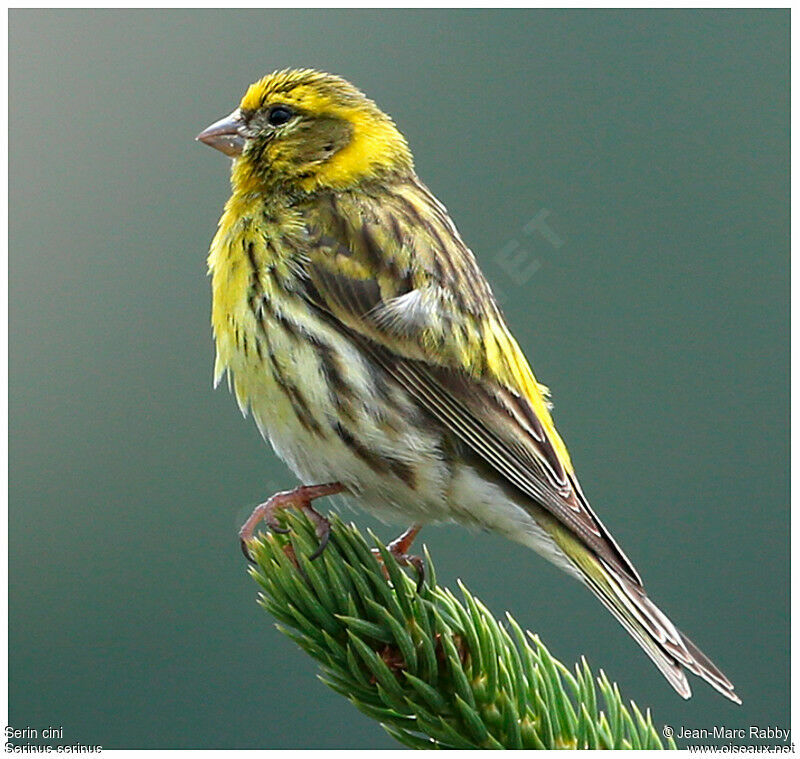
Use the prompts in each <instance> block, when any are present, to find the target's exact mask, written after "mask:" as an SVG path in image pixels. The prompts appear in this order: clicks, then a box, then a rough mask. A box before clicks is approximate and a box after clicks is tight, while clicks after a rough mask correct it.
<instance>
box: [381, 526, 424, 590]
mask: <svg viewBox="0 0 800 759" xmlns="http://www.w3.org/2000/svg"><path fill="white" fill-rule="evenodd" d="M421 529H422V525H421V524H414V525H411V527H409V528H408V529H407V530H406V531H405V532H404V533H403V534H402V535H400V536H398V537H396V538H395V539H394V540H393V541H392V542H391V543H389V545H388V546H386V547H387V548H388V549H389V553H391V554H392V556H394V558H395V559H396V560H397V563H398V564H400V565H401V566H409V565H411V566H412V567H414V569H415V570H416V572H417V592H419V591H420V589H421V588H422V583H423V582H425V562H423V561H422V558H421V557H420V556H410V555H409V554H408V549H409V548H411V544H412V543H413V542H414V538H416V537H417V534H418V533H419V531H420V530H421ZM372 553H374V554H375V556H376V557H377V558H378V561H380V560H381V555H380V552H379V551H378V550H377V549H376V548H373V549H372ZM384 572H385V570H384Z"/></svg>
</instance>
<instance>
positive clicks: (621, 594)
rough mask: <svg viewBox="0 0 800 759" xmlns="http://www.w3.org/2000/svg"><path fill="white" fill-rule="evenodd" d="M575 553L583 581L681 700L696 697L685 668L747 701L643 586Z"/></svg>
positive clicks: (589, 556)
mask: <svg viewBox="0 0 800 759" xmlns="http://www.w3.org/2000/svg"><path fill="white" fill-rule="evenodd" d="M570 553H571V554H572V555H571V556H570V558H571V560H572V561H573V563H574V564H575V566H576V567H577V569H578V573H579V575H580V579H581V580H582V581H583V582H584V584H585V585H587V586H588V587H589V589H590V590H591V591H592V592H593V593H594V594H595V595H596V596H597V597H598V598H599V599H600V600H601V601H602V602H603V605H604V606H605V607H606V608H607V609H608V610H609V611H610V612H611V613H612V614H613V615H614V616H615V617H616V618H617V620H618V621H619V622H620V623H621V624H622V626H623V627H624V628H625V629H626V630H627V631H628V632H629V633H630V634H631V636H632V637H633V639H634V640H635V641H636V642H637V643H638V644H639V645H640V646H641V647H642V648H643V649H644V652H645V653H646V654H647V655H648V656H649V657H650V658H651V659H652V660H653V662H654V663H655V665H656V666H657V667H658V668H659V670H660V671H661V673H662V674H663V675H664V677H666V678H667V680H668V681H669V683H670V685H672V687H673V688H675V690H676V691H677V692H678V693H679V694H680V695H681V696H683V697H684V698H689V697H690V696H691V695H692V691H691V688H690V687H689V683H688V682H687V680H686V674H685V673H684V671H683V669H684V667H685V668H686V669H688V670H689V671H690V672H692V673H694V674H695V675H697V676H698V677H702V678H703V680H705V681H706V682H707V683H708V684H709V685H711V687H712V688H714V689H716V690H718V691H719V692H720V693H721V694H722V695H723V696H725V697H726V698H729V699H730V700H731V701H733V702H735V703H737V704H741V703H742V701H741V699H740V698H739V697H738V696H737V695H736V693H734V691H733V684H732V683H731V682H730V680H728V678H727V677H725V675H723V674H722V672H721V671H720V670H719V669H718V668H717V667H716V665H714V663H713V662H712V661H711V660H710V659H709V658H708V657H707V656H706V655H705V654H704V653H703V652H702V651H700V650H699V649H698V648H697V646H695V645H694V643H692V641H691V640H689V639H688V638H687V637H686V636H685V635H684V634H683V633H682V632H680V631H679V630H678V629H677V628H676V627H675V626H674V625H673V624H672V622H670V621H669V619H668V618H667V616H666V615H665V614H664V613H663V612H662V611H661V610H660V609H659V608H658V607H657V606H656V605H655V604H654V603H653V602H652V601H651V600H650V599H649V598H648V597H647V594H646V593H645V591H644V588H643V587H642V586H641V585H639V584H638V583H635V582H633V581H632V580H631V579H629V578H628V577H626V576H625V575H623V574H622V573H621V572H619V571H618V570H616V569H615V568H614V567H612V566H610V565H609V564H608V563H606V562H605V561H604V560H603V559H602V558H599V557H597V556H595V555H594V554H592V553H590V552H588V551H586V550H585V549H584V550H583V551H579V552H573V551H571V552H570Z"/></svg>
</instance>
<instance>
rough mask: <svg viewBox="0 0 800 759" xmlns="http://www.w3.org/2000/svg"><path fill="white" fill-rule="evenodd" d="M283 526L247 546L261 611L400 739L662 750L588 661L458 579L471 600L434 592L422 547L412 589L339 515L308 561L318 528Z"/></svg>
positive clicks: (291, 515) (647, 721)
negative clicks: (281, 531) (563, 650)
mask: <svg viewBox="0 0 800 759" xmlns="http://www.w3.org/2000/svg"><path fill="white" fill-rule="evenodd" d="M282 518H283V517H282ZM285 520H286V526H288V527H290V529H291V531H290V533H289V534H287V535H276V534H269V535H262V536H260V537H259V540H258V541H257V543H255V544H254V545H253V547H252V549H251V550H252V551H253V553H254V558H255V561H256V563H255V565H253V566H252V567H251V569H250V573H251V575H252V576H253V578H254V579H255V580H256V581H257V582H258V583H259V585H260V586H261V590H262V592H261V594H260V596H259V603H260V604H261V605H262V606H263V607H264V608H265V609H266V610H267V611H269V612H270V613H271V614H272V615H273V616H274V617H275V618H276V619H277V620H278V624H277V627H278V629H279V630H281V631H282V632H284V633H285V634H286V635H287V636H289V637H290V638H291V639H292V640H293V641H294V642H295V643H297V645H299V646H300V647H301V648H302V649H303V650H304V651H306V653H308V654H309V655H310V656H312V657H313V658H314V659H316V660H317V661H318V662H319V663H320V665H321V669H322V672H321V674H320V676H319V677H320V679H321V680H322V681H323V682H324V683H325V684H326V685H328V686H330V687H331V688H333V690H335V691H336V692H337V693H340V694H342V695H343V696H345V698H347V699H348V700H350V701H351V702H352V703H353V704H354V705H355V706H356V707H357V708H358V709H360V710H361V711H362V712H363V713H364V714H366V715H367V716H369V717H371V718H373V719H375V720H377V721H378V722H380V723H381V725H382V726H383V728H384V729H385V730H386V731H387V732H388V733H389V735H391V736H392V737H393V738H395V739H396V740H398V741H399V742H400V743H402V744H404V745H406V746H409V747H411V748H426V749H431V748H462V749H492V748H506V749H524V748H525V749H527V748H531V749H537V748H538V749H546V748H605V749H622V748H625V749H628V748H630V749H639V748H641V749H661V748H664V744H663V743H662V741H661V738H660V737H659V734H658V732H657V731H656V728H655V726H654V724H653V721H652V718H651V716H650V712H649V710H647V711H646V712H645V713H644V714H643V713H642V712H641V711H640V710H639V708H638V707H637V706H636V705H635V704H634V703H633V702H631V704H630V708H628V707H626V706H625V704H624V703H623V700H622V696H621V695H620V692H619V689H618V687H617V685H616V683H614V684H612V683H611V682H610V681H609V680H608V678H607V677H606V675H605V673H603V672H602V670H601V672H600V676H599V677H598V678H595V677H594V676H593V675H592V672H591V670H590V669H589V667H588V665H587V664H586V661H585V660H584V659H581V663H580V664H576V665H575V668H574V670H572V671H570V670H569V669H567V667H565V666H564V665H563V664H561V662H559V661H557V660H556V659H554V658H553V657H552V656H550V654H549V653H548V651H547V649H546V648H545V646H544V644H543V643H542V642H541V641H540V640H539V638H538V637H537V636H536V635H533V634H532V633H530V632H528V633H523V631H522V629H521V628H520V626H519V625H518V624H517V623H516V622H515V621H514V619H513V618H512V617H511V616H510V615H508V614H507V615H506V621H505V623H501V622H499V621H498V620H496V619H495V618H494V617H493V616H492V615H491V614H490V613H489V611H488V610H487V609H486V607H485V606H484V605H483V604H482V603H481V602H480V601H479V600H478V599H476V598H474V597H473V596H472V595H471V594H470V593H469V591H468V590H467V589H466V588H465V587H464V586H463V585H462V584H461V583H460V582H459V590H460V593H461V596H462V597H463V600H459V599H458V598H456V596H455V595H454V594H453V593H452V592H451V591H450V590H448V589H447V588H440V587H438V585H437V584H436V573H435V571H434V567H433V562H432V561H431V558H430V556H429V555H428V554H427V550H426V552H425V563H426V574H427V579H426V580H425V584H424V586H423V588H422V589H421V591H420V592H419V593H418V592H417V591H416V582H415V580H412V579H411V578H410V577H408V576H406V574H405V573H404V572H403V571H402V570H401V568H400V567H399V566H398V564H397V562H396V561H395V560H394V558H393V557H392V555H391V554H390V553H389V552H388V551H387V550H386V547H385V546H384V545H383V544H382V543H381V542H380V541H379V540H378V539H377V538H376V537H375V536H374V535H372V534H371V533H370V537H371V538H372V540H373V541H374V544H375V546H376V547H377V548H378V550H379V551H380V555H381V557H382V559H383V563H384V566H385V572H386V574H388V576H389V579H388V581H387V579H386V576H385V574H384V569H383V567H381V565H380V563H379V562H378V561H377V560H376V558H375V557H374V556H373V554H372V553H371V551H370V547H369V545H368V544H367V542H366V541H365V540H364V538H363V537H362V536H361V534H360V533H359V532H358V530H357V529H356V527H355V526H353V525H346V524H344V523H343V522H342V521H341V520H340V519H338V518H337V517H334V518H333V519H332V527H333V529H332V533H331V540H330V543H329V544H328V547H327V548H326V549H325V551H324V552H323V553H322V555H321V556H320V557H319V558H317V559H316V560H314V561H310V560H309V559H308V558H307V557H308V556H309V555H311V554H312V553H313V552H314V550H315V549H316V547H317V538H316V536H315V534H314V530H313V527H312V525H311V524H310V523H309V522H308V520H307V519H306V518H305V517H304V516H302V515H300V514H298V513H296V512H287V513H286V515H285ZM598 691H599V694H600V698H598ZM666 743H667V745H666V748H670V749H674V748H675V743H674V741H673V740H672V739H669V740H668V741H667V742H666Z"/></svg>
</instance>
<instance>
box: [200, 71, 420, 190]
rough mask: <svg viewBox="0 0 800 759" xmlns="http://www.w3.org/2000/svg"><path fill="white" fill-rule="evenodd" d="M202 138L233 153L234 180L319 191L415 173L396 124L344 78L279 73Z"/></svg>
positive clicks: (252, 87) (254, 88) (251, 90)
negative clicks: (384, 177)
mask: <svg viewBox="0 0 800 759" xmlns="http://www.w3.org/2000/svg"><path fill="white" fill-rule="evenodd" d="M197 139H198V140H200V141H201V142H204V143H205V144H206V145H210V146H211V147H213V148H216V149H217V150H220V151H222V152H223V153H225V154H226V155H229V156H231V157H232V158H234V167H233V181H234V185H236V184H238V185H239V186H240V187H242V188H243V189H244V188H247V189H251V190H252V189H257V188H259V187H260V188H262V189H269V188H275V187H284V188H287V189H291V190H299V191H305V192H312V191H314V190H319V189H328V188H330V189H345V188H347V187H353V186H355V185H357V184H359V183H361V182H364V181H368V180H370V179H375V178H379V177H381V176H384V175H386V174H392V173H407V172H410V171H411V170H412V159H411V152H410V151H409V149H408V144H407V143H406V140H405V138H404V137H403V135H402V134H400V132H399V131H398V130H397V127H395V125H394V122H393V121H392V120H391V119H390V118H389V117H388V116H387V115H386V114H385V113H383V111H381V110H380V108H378V106H376V105H375V103H373V102H372V101H371V100H370V99H369V98H367V97H366V96H365V95H364V94H363V93H362V92H360V91H359V90H357V89H356V88H355V87H353V85H352V84H350V83H349V82H347V81H346V80H344V79H342V78H341V77H338V76H333V75H332V74H324V73H321V72H319V71H313V70H310V69H300V70H286V71H276V72H275V73H272V74H269V75H268V76H265V77H264V78H263V79H260V80H259V81H257V82H255V83H254V84H252V85H250V87H249V89H248V90H247V92H246V93H245V95H244V97H243V98H242V101H241V103H240V104H239V107H238V108H237V109H236V110H234V111H233V113H231V114H230V115H229V116H226V117H225V118H224V119H220V120H219V121H217V122H216V123H215V124H212V125H211V126H210V127H208V128H207V129H205V130H204V131H203V132H201V133H200V134H199V135H197Z"/></svg>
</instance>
